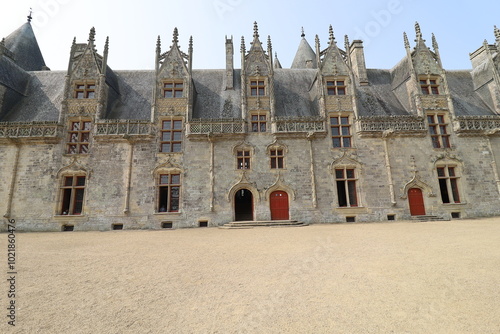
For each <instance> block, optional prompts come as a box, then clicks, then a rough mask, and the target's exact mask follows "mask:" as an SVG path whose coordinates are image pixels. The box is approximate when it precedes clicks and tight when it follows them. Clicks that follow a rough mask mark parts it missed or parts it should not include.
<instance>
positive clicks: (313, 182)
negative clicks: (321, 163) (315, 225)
mask: <svg viewBox="0 0 500 334" xmlns="http://www.w3.org/2000/svg"><path fill="white" fill-rule="evenodd" d="M313 139H314V134H313V133H311V132H310V133H308V134H307V140H308V141H309V157H310V159H311V166H310V170H311V192H312V203H313V207H315V208H317V207H318V200H317V195H316V175H315V173H314V154H313V145H312V141H313Z"/></svg>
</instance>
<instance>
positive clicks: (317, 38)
mask: <svg viewBox="0 0 500 334" xmlns="http://www.w3.org/2000/svg"><path fill="white" fill-rule="evenodd" d="M314 42H315V43H316V45H317V46H318V48H319V47H320V45H319V36H318V35H317V34H316V37H314Z"/></svg>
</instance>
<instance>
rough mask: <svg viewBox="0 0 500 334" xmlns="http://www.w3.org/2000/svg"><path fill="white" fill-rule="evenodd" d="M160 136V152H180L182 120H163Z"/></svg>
mask: <svg viewBox="0 0 500 334" xmlns="http://www.w3.org/2000/svg"><path fill="white" fill-rule="evenodd" d="M160 136H161V138H160V152H166V153H172V152H180V151H181V149H182V121H181V120H167V121H162V123H161V131H160Z"/></svg>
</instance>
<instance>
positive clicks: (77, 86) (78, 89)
mask: <svg viewBox="0 0 500 334" xmlns="http://www.w3.org/2000/svg"><path fill="white" fill-rule="evenodd" d="M96 88H97V85H96V82H95V81H93V80H92V81H76V82H74V84H73V98H75V99H77V100H85V99H95V98H97V89H96ZM90 95H91V96H90Z"/></svg>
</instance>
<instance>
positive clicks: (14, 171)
mask: <svg viewBox="0 0 500 334" xmlns="http://www.w3.org/2000/svg"><path fill="white" fill-rule="evenodd" d="M11 140H12V142H13V143H14V145H15V146H16V157H15V158H14V167H13V169H12V179H11V181H10V189H9V195H8V199H7V212H5V214H4V215H3V216H4V218H7V219H9V218H10V216H11V214H12V199H13V197H14V187H15V186H16V180H17V168H18V167H19V156H20V153H21V143H19V142H18V141H17V140H15V139H11Z"/></svg>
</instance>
